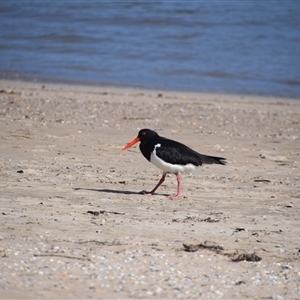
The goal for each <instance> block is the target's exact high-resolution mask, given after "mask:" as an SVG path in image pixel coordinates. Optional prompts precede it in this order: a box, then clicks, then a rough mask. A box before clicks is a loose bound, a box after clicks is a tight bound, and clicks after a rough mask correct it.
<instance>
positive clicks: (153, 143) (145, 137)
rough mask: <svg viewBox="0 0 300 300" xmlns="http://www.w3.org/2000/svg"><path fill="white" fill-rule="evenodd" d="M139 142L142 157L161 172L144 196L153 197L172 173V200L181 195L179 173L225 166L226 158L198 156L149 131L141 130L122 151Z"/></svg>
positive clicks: (192, 151)
mask: <svg viewBox="0 0 300 300" xmlns="http://www.w3.org/2000/svg"><path fill="white" fill-rule="evenodd" d="M138 142H140V150H141V152H142V154H143V155H144V157H145V158H146V159H147V160H148V161H150V162H151V163H152V164H154V165H155V166H156V167H157V168H159V169H161V170H162V171H163V174H162V177H161V179H160V180H159V182H158V184H157V185H156V186H155V187H154V189H153V190H152V191H151V192H145V191H143V192H142V193H144V194H150V195H153V194H154V192H155V191H156V190H157V188H158V187H159V186H160V185H161V184H162V183H163V182H164V181H165V178H166V175H167V174H168V173H173V174H175V175H176V178H177V193H176V194H175V195H173V196H170V197H171V198H172V199H174V198H178V197H179V196H180V195H181V177H180V173H183V172H191V171H194V170H195V168H196V167H198V166H201V165H202V164H220V165H225V164H226V158H223V157H216V156H208V155H204V154H200V153H198V152H196V151H194V150H193V149H191V148H189V147H188V146H186V145H184V144H181V143H179V142H176V141H173V140H170V139H167V138H164V137H161V136H159V135H158V134H157V132H155V131H153V130H151V129H142V130H140V131H139V133H138V136H137V137H136V138H135V139H133V140H132V141H131V142H130V143H128V144H127V145H125V146H124V147H123V149H122V150H123V151H124V150H127V149H129V148H130V147H132V146H133V145H135V144H136V143H138Z"/></svg>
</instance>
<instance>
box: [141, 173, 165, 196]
mask: <svg viewBox="0 0 300 300" xmlns="http://www.w3.org/2000/svg"><path fill="white" fill-rule="evenodd" d="M165 178H166V174H165V173H163V175H162V177H161V179H160V180H159V182H158V184H157V185H156V186H155V188H154V189H153V190H152V191H151V192H146V191H142V192H141V194H146V195H153V194H154V193H155V191H156V190H157V189H158V187H159V186H160V185H161V184H162V183H163V182H164V181H165Z"/></svg>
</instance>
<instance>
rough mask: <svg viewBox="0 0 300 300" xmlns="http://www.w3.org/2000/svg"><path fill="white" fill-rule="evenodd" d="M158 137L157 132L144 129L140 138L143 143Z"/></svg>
mask: <svg viewBox="0 0 300 300" xmlns="http://www.w3.org/2000/svg"><path fill="white" fill-rule="evenodd" d="M156 137H158V134H157V132H155V131H153V130H151V129H142V130H140V131H139V134H138V138H139V139H140V141H141V142H143V141H147V140H152V139H154V138H156Z"/></svg>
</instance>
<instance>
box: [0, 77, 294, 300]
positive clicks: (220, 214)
mask: <svg viewBox="0 0 300 300" xmlns="http://www.w3.org/2000/svg"><path fill="white" fill-rule="evenodd" d="M0 103H1V106H0V128H1V130H0V140H1V142H0V149H1V157H0V176H1V177H0V178H1V181H0V184H1V195H0V199H1V214H0V215H1V217H0V218H1V222H0V226H1V228H0V254H1V258H0V270H1V276H0V290H1V293H0V298H1V299H25V298H26V299H58V298H59V299H71V298H72V299H88V298H97V299H125V298H127V299H128V298H131V299H140V298H142V299H229V298H230V299H299V298H300V227H299V220H300V217H299V216H300V204H299V200H300V185H299V184H300V181H299V178H300V169H299V167H300V141H299V137H300V136H299V135H300V99H284V98H273V97H269V98H268V97H259V96H241V95H222V94H199V93H179V92H165V91H155V90H140V89H129V88H128V89H127V88H113V87H90V86H77V85H63V84H49V83H30V82H19V81H7V80H2V81H0ZM141 128H150V129H153V130H156V131H157V132H158V133H159V134H160V135H162V136H165V137H168V138H171V139H174V140H177V141H180V142H182V143H184V144H186V145H188V146H189V147H191V148H193V149H195V150H196V151H198V152H200V153H203V154H209V155H214V156H222V157H225V158H227V160H228V164H227V165H226V166H222V165H205V166H202V167H199V168H197V170H196V171H195V172H193V173H191V174H184V175H183V183H182V188H183V190H182V194H183V195H182V197H180V198H179V199H175V200H171V199H169V198H168V197H167V195H169V194H173V193H175V191H176V178H175V176H174V175H170V176H168V177H167V178H166V181H165V182H164V184H163V185H162V186H161V187H160V188H159V189H158V190H157V193H156V194H155V195H153V196H148V195H141V194H140V193H139V192H140V191H142V190H145V189H146V190H150V189H152V188H153V187H154V186H155V185H156V183H157V181H158V180H159V178H160V176H161V171H160V170H159V169H157V168H155V166H153V165H152V164H150V163H149V162H148V161H147V160H146V159H145V158H144V157H143V156H142V154H141V153H140V151H139V148H138V146H135V147H133V148H131V149H130V150H128V151H123V152H122V151H121V149H122V147H123V146H124V145H125V144H126V143H128V142H129V141H131V140H132V139H133V138H134V137H136V135H137V133H138V131H139V129H141Z"/></svg>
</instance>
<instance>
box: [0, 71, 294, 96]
mask: <svg viewBox="0 0 300 300" xmlns="http://www.w3.org/2000/svg"><path fill="white" fill-rule="evenodd" d="M7 73H9V72H2V73H0V81H7V82H24V83H28V84H31V83H32V84H42V85H67V86H80V87H90V88H103V89H105V88H106V89H110V88H111V89H120V90H122V89H125V90H126V89H130V90H142V91H152V92H155V91H161V92H164V93H181V94H205V95H219V96H222V95H232V96H237V97H245V96H246V97H263V98H268V97H270V98H278V99H292V100H299V99H300V95H296V96H295V95H294V96H291V95H276V94H274V95H273V94H266V93H261V94H256V93H243V92H241V93H224V92H219V93H218V92H209V91H207V92H205V91H190V90H189V89H188V88H187V89H185V90H184V89H183V90H176V89H173V90H169V89H163V88H159V87H152V88H150V87H147V86H142V85H130V84H116V83H110V82H92V81H80V80H67V79H65V80H63V79H55V78H43V77H37V76H34V75H28V76H26V75H19V74H11V75H7Z"/></svg>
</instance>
